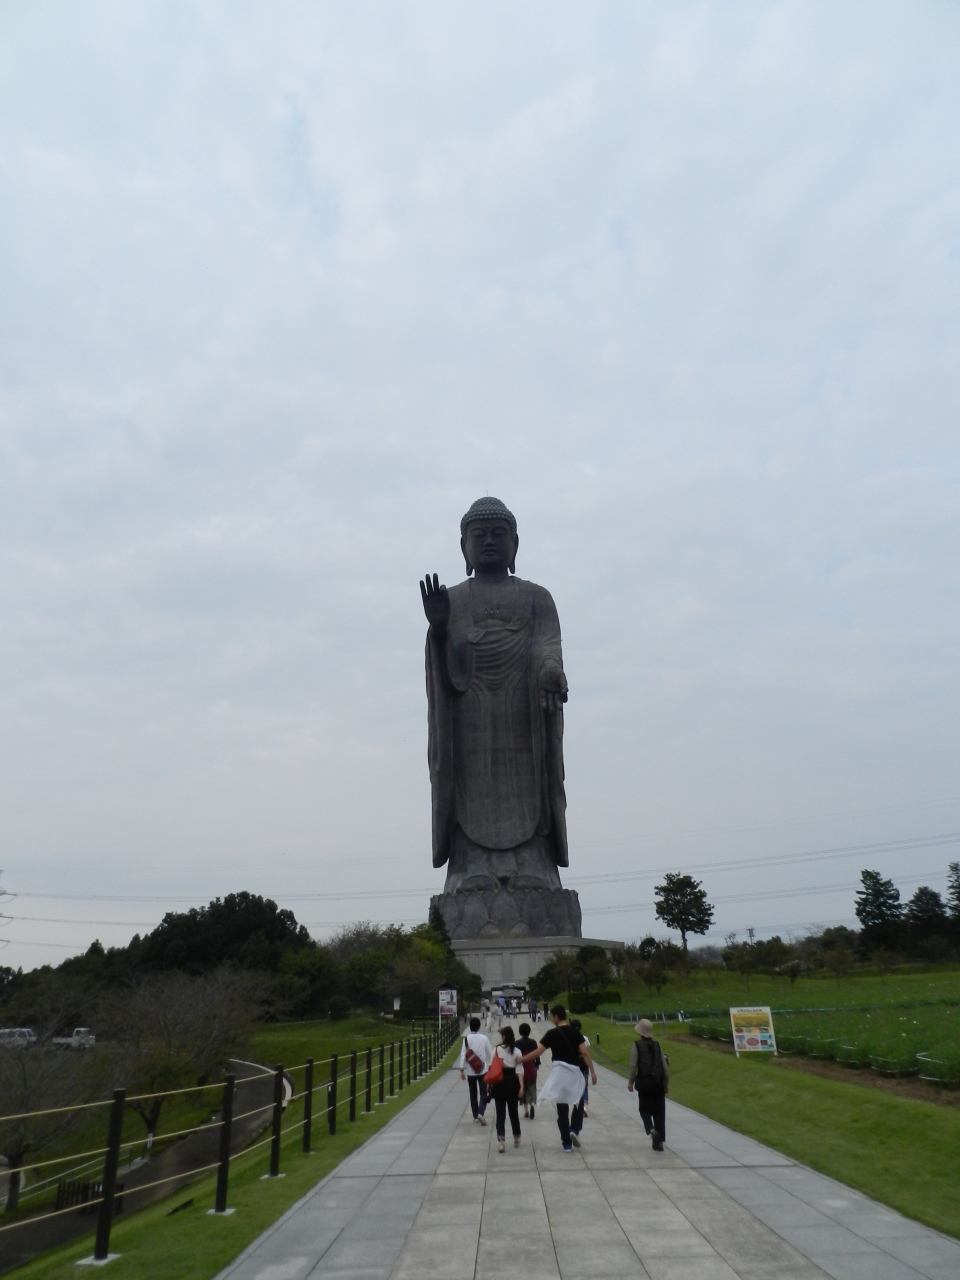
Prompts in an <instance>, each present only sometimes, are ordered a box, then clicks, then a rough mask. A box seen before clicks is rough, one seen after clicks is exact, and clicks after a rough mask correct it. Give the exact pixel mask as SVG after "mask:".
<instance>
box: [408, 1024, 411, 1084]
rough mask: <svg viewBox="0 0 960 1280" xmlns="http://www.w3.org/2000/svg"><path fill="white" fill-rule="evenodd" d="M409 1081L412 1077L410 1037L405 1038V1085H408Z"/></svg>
mask: <svg viewBox="0 0 960 1280" xmlns="http://www.w3.org/2000/svg"><path fill="white" fill-rule="evenodd" d="M411 1079H412V1077H411V1075H410V1037H409V1036H407V1084H409V1083H410V1080H411Z"/></svg>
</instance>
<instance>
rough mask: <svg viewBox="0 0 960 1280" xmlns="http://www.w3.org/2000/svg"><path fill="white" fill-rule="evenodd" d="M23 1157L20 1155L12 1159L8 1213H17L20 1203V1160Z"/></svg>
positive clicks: (8, 1186) (8, 1188)
mask: <svg viewBox="0 0 960 1280" xmlns="http://www.w3.org/2000/svg"><path fill="white" fill-rule="evenodd" d="M22 1159H23V1157H22V1156H19V1157H18V1158H17V1160H16V1162H14V1160H13V1159H12V1158H11V1160H10V1176H9V1178H8V1179H7V1213H15V1212H16V1211H17V1208H18V1207H19V1205H20V1161H21V1160H22Z"/></svg>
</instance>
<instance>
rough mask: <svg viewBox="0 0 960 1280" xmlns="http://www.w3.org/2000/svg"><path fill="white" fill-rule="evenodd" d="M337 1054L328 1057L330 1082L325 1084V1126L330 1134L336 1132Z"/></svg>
mask: <svg viewBox="0 0 960 1280" xmlns="http://www.w3.org/2000/svg"><path fill="white" fill-rule="evenodd" d="M339 1069H340V1068H339V1054H336V1053H335V1054H334V1055H333V1057H332V1058H331V1059H330V1083H329V1085H328V1086H327V1128H328V1129H329V1130H330V1136H331V1137H333V1135H334V1134H335V1133H336V1132H337V1072H338V1071H339Z"/></svg>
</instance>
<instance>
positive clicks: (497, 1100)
mask: <svg viewBox="0 0 960 1280" xmlns="http://www.w3.org/2000/svg"><path fill="white" fill-rule="evenodd" d="M522 1061H523V1054H522V1053H521V1052H520V1050H519V1049H518V1048H517V1045H516V1040H515V1038H514V1034H513V1027H511V1026H510V1024H509V1023H508V1024H507V1025H506V1026H505V1027H504V1028H503V1030H502V1031H501V1032H500V1044H498V1045H497V1047H496V1049H494V1051H493V1063H492V1064H491V1065H492V1068H493V1071H494V1072H497V1077H498V1078H497V1079H496V1081H495V1082H494V1084H493V1087H492V1089H491V1090H490V1092H491V1093H492V1094H493V1103H494V1106H495V1107H496V1109H497V1146H498V1147H499V1149H500V1151H503V1149H504V1145H505V1143H506V1139H507V1112H508V1111H509V1112H510V1129H511V1131H512V1132H513V1145H514V1146H515V1147H519V1145H520V1112H519V1103H520V1094H521V1093H522V1091H523V1072H522V1069H521V1065H520V1064H521V1063H522ZM498 1062H499V1064H500V1067H499V1071H497V1063H498Z"/></svg>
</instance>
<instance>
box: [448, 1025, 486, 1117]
mask: <svg viewBox="0 0 960 1280" xmlns="http://www.w3.org/2000/svg"><path fill="white" fill-rule="evenodd" d="M492 1061H493V1049H492V1048H491V1047H490V1041H489V1040H488V1039H487V1037H486V1036H485V1035H483V1033H482V1032H481V1030H480V1019H479V1018H471V1019H470V1030H469V1032H468V1033H467V1035H465V1036H464V1037H463V1045H462V1047H461V1049H460V1061H459V1062H458V1063H457V1066H458V1067H459V1068H460V1079H461V1080H466V1082H467V1088H468V1089H469V1090H470V1110H471V1111H472V1112H473V1122H474V1124H486V1123H487V1122H486V1120H485V1119H484V1118H483V1113H484V1112H485V1111H486V1109H487V1082H486V1081H485V1080H484V1078H483V1077H484V1075H485V1074H486V1071H487V1068H488V1067H489V1066H490V1063H491V1062H492Z"/></svg>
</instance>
